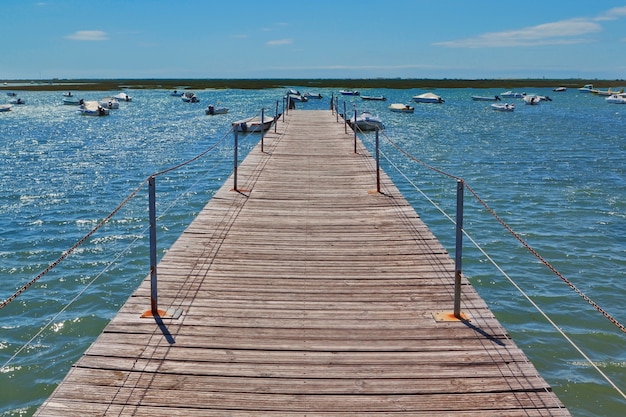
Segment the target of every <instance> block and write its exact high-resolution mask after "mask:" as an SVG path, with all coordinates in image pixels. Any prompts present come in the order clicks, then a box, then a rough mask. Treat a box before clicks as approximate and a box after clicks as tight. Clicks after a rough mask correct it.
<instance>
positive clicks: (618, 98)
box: [604, 94, 626, 104]
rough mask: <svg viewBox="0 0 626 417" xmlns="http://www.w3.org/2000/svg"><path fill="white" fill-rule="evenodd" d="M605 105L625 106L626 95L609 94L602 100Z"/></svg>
mask: <svg viewBox="0 0 626 417" xmlns="http://www.w3.org/2000/svg"><path fill="white" fill-rule="evenodd" d="M604 100H605V101H606V102H607V103H610V104H626V95H624V94H611V95H610V96H608V97H607V98H605V99H604Z"/></svg>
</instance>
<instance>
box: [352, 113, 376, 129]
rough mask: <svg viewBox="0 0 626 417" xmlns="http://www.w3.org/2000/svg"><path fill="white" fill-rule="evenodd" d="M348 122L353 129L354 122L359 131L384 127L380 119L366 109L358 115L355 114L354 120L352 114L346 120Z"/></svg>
mask: <svg viewBox="0 0 626 417" xmlns="http://www.w3.org/2000/svg"><path fill="white" fill-rule="evenodd" d="M348 124H349V125H350V126H351V127H352V128H353V129H354V126H355V124H356V127H357V128H358V129H359V130H361V131H370V130H382V129H384V128H385V126H384V125H383V122H382V120H380V119H379V118H378V117H376V116H374V115H372V113H370V112H368V111H364V112H362V113H361V114H360V115H359V116H357V117H356V122H355V120H354V116H352V117H351V118H350V120H348Z"/></svg>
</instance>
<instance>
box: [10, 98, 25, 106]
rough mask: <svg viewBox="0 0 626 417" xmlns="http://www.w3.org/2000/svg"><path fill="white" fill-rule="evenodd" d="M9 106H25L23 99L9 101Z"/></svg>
mask: <svg viewBox="0 0 626 417" xmlns="http://www.w3.org/2000/svg"><path fill="white" fill-rule="evenodd" d="M9 104H26V101H24V99H23V98H19V97H18V98H15V99H13V100H11V101H9Z"/></svg>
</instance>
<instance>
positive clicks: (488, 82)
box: [0, 78, 626, 91]
mask: <svg viewBox="0 0 626 417" xmlns="http://www.w3.org/2000/svg"><path fill="white" fill-rule="evenodd" d="M5 82H6V83H7V84H6V85H5V84H4V83H5ZM585 84H593V86H594V87H595V88H609V87H621V86H625V85H626V81H625V80H589V79H544V78H542V79H532V78H524V79H480V80H463V79H426V78H424V79H400V78H389V79H386V78H373V79H295V78H294V79H288V78H287V79H285V78H283V79H269V78H268V79H76V80H70V79H63V80H58V79H55V80H38V81H32V80H2V81H1V82H0V90H24V91H66V90H77V91H84V90H96V91H108V90H123V89H148V90H155V89H162V90H175V89H177V90H184V89H187V90H194V89H195V90H202V89H248V90H261V89H267V88H286V87H293V86H297V87H300V88H306V89H309V90H316V89H320V88H337V89H342V88H345V89H367V88H389V89H411V88H420V89H428V90H432V89H437V88H502V89H507V90H510V89H516V88H525V87H537V88H540V87H543V88H556V87H560V86H563V87H567V88H579V87H582V86H583V85H585Z"/></svg>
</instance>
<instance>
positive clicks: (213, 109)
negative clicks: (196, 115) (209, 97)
mask: <svg viewBox="0 0 626 417" xmlns="http://www.w3.org/2000/svg"><path fill="white" fill-rule="evenodd" d="M204 113H205V114H208V115H211V116H212V115H214V114H226V113H228V109H227V108H226V107H215V106H214V105H212V104H209V106H208V107H207V108H206V110H204Z"/></svg>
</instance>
